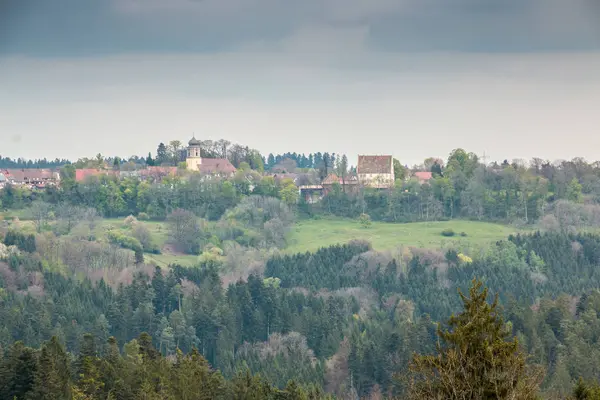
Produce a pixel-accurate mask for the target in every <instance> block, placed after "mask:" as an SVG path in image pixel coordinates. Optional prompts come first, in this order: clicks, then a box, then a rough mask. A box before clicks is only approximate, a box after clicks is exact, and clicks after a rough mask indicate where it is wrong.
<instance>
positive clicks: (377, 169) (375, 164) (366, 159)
mask: <svg viewBox="0 0 600 400" xmlns="http://www.w3.org/2000/svg"><path fill="white" fill-rule="evenodd" d="M392 168H393V167H392V156H358V165H357V167H356V171H357V173H358V174H391V173H392V171H393V169H392Z"/></svg>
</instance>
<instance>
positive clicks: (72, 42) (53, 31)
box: [0, 0, 600, 55]
mask: <svg viewBox="0 0 600 400" xmlns="http://www.w3.org/2000/svg"><path fill="white" fill-rule="evenodd" d="M2 4H3V5H2V7H3V8H2V9H0V27H1V28H0V29H2V30H1V31H0V34H1V36H0V37H2V38H3V39H0V51H3V52H10V53H12V54H15V53H25V54H36V55H74V54H82V55H90V54H106V53H127V52H218V51H223V50H225V49H229V50H232V49H238V48H240V47H241V48H248V46H252V45H255V44H256V43H260V44H261V45H262V46H263V47H268V46H273V49H277V48H279V47H278V46H281V43H282V42H283V43H287V42H290V41H291V42H293V41H294V40H296V39H295V38H296V37H297V36H298V35H303V36H302V37H303V40H304V42H302V44H301V46H300V49H301V50H302V51H307V52H308V51H329V48H327V47H323V45H322V43H323V42H322V40H321V36H319V35H321V34H323V35H333V36H340V35H342V36H343V35H346V34H349V35H350V36H349V37H348V38H347V40H346V46H347V47H348V48H350V49H356V48H357V47H365V48H367V49H378V50H382V51H486V52H490V51H498V52H511V51H552V50H554V51H557V50H582V49H599V48H600V23H599V21H600V1H598V0H304V1H298V2H290V1H287V0H228V1H223V0H86V1H81V0H52V1H47V0H4V1H3V2H2ZM311 30H312V31H313V33H310V34H308V33H307V32H308V31H311ZM327 37H328V36H326V37H325V42H326V41H327V40H329V39H327ZM309 40H310V41H309ZM313 46H314V49H313Z"/></svg>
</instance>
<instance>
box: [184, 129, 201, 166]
mask: <svg viewBox="0 0 600 400" xmlns="http://www.w3.org/2000/svg"><path fill="white" fill-rule="evenodd" d="M201 145H202V143H201V142H200V141H199V140H198V139H196V135H194V136H193V137H192V138H191V139H190V141H189V142H188V148H187V158H186V160H185V162H186V164H187V169H189V170H192V171H197V170H198V168H199V166H200V164H202V156H201V154H202V152H201V147H200V146H201Z"/></svg>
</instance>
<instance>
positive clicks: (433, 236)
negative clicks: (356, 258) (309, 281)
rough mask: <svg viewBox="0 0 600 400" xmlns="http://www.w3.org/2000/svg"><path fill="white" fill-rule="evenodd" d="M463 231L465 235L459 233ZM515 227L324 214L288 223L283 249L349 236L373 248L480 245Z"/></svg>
mask: <svg viewBox="0 0 600 400" xmlns="http://www.w3.org/2000/svg"><path fill="white" fill-rule="evenodd" d="M447 229H452V230H453V231H454V232H455V236H453V237H446V236H443V235H442V231H444V230H447ZM461 232H464V233H465V234H466V236H461V235H460V234H461ZM516 232H517V228H515V227H512V226H508V225H501V224H494V223H489V222H477V221H463V220H453V221H436V222H412V223H404V224H399V223H387V222H373V223H372V224H371V226H370V227H368V228H363V227H362V226H361V224H360V223H359V222H358V221H356V220H350V219H341V218H326V219H315V220H302V221H299V222H298V223H297V224H295V225H294V226H293V227H292V230H291V233H290V236H289V246H288V248H287V249H286V251H287V252H290V253H296V252H304V251H314V250H317V249H318V248H320V247H326V246H331V245H334V244H338V243H346V242H348V241H350V240H352V239H363V240H367V241H369V242H371V244H372V245H373V248H374V249H376V250H388V249H394V248H397V247H399V246H414V247H421V248H439V247H444V245H446V244H448V243H449V242H463V243H465V244H469V245H483V244H486V243H489V242H492V241H495V240H500V239H504V238H506V237H507V236H508V235H510V234H511V233H516Z"/></svg>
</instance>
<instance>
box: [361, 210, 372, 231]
mask: <svg viewBox="0 0 600 400" xmlns="http://www.w3.org/2000/svg"><path fill="white" fill-rule="evenodd" d="M358 222H359V223H360V226H362V227H363V228H365V229H366V228H370V227H371V225H372V224H373V222H372V221H371V217H370V216H369V214H365V213H362V214H360V216H359V217H358Z"/></svg>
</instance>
